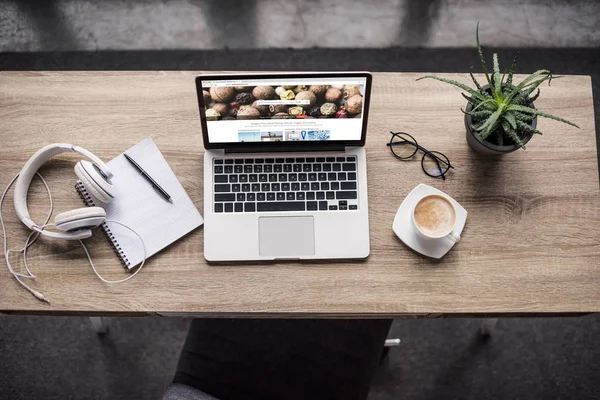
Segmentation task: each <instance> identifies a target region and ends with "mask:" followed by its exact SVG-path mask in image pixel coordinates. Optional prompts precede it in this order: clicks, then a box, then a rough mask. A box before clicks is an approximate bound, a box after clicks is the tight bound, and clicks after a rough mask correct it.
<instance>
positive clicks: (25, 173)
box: [14, 143, 113, 240]
mask: <svg viewBox="0 0 600 400" xmlns="http://www.w3.org/2000/svg"><path fill="white" fill-rule="evenodd" d="M69 151H74V152H76V153H79V154H81V155H83V156H84V157H86V158H89V159H90V160H91V161H92V162H93V163H94V164H95V165H96V166H97V167H98V169H99V170H100V171H102V173H103V174H104V175H105V176H106V177H107V179H110V178H112V176H113V174H112V172H110V170H109V169H108V167H107V166H106V164H105V163H104V162H103V161H102V160H100V159H99V158H98V157H97V156H95V155H94V154H93V153H91V152H89V151H88V150H86V149H84V148H82V147H79V146H74V145H72V144H68V143H53V144H49V145H47V146H45V147H42V148H41V149H40V150H38V151H37V152H36V153H35V154H34V155H33V156H31V158H30V159H29V160H28V161H27V162H26V163H25V165H24V166H23V169H21V172H20V173H19V177H18V178H17V183H16V186H15V196H14V198H15V200H14V203H15V211H16V212H17V216H18V217H19V219H20V220H21V221H22V222H23V223H24V224H25V225H26V226H27V227H28V228H29V229H32V230H35V231H39V232H41V234H42V235H45V236H49V237H53V238H57V239H71V240H72V239H85V238H87V237H90V236H91V235H92V232H91V230H89V229H88V230H82V231H81V232H74V233H62V232H49V231H46V230H43V231H42V230H41V229H40V228H39V226H37V225H36V224H35V222H33V220H32V219H31V216H30V215H29V210H28V209H27V192H28V191H29V186H30V185H31V181H32V179H33V176H34V175H35V174H36V172H37V171H38V169H40V167H41V166H42V165H43V164H45V163H46V162H47V161H48V160H50V159H51V158H52V157H54V156H56V155H58V154H62V153H66V152H69Z"/></svg>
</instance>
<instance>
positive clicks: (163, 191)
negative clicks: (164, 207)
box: [123, 153, 173, 203]
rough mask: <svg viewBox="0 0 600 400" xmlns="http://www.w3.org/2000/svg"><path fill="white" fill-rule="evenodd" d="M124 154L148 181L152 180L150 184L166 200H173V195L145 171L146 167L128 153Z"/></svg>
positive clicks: (170, 201)
mask: <svg viewBox="0 0 600 400" xmlns="http://www.w3.org/2000/svg"><path fill="white" fill-rule="evenodd" d="M123 155H124V156H125V158H126V159H127V161H129V162H130V163H131V165H133V166H134V167H135V169H137V170H138V171H139V172H140V174H142V176H143V177H144V178H146V180H147V181H148V182H150V184H151V185H152V187H153V188H154V189H155V190H156V191H157V192H158V193H160V195H161V196H162V197H164V198H165V200H167V201H168V202H169V203H172V202H173V200H171V196H169V193H167V192H166V191H165V189H163V188H161V187H160V185H159V184H158V183H156V181H155V180H154V179H152V177H151V176H150V175H148V173H147V172H146V171H144V169H143V168H142V167H140V165H139V164H138V163H136V162H135V160H134V159H133V158H131V157H129V156H128V155H127V153H123Z"/></svg>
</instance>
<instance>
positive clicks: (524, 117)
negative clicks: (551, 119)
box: [513, 112, 535, 122]
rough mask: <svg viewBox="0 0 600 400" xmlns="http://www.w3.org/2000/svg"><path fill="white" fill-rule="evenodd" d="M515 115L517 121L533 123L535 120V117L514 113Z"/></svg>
mask: <svg viewBox="0 0 600 400" xmlns="http://www.w3.org/2000/svg"><path fill="white" fill-rule="evenodd" d="M513 115H514V116H515V118H516V119H517V121H523V122H531V121H533V119H534V118H535V115H531V114H523V113H520V112H514V113H513Z"/></svg>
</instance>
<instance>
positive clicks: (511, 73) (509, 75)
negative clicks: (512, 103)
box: [506, 51, 519, 86]
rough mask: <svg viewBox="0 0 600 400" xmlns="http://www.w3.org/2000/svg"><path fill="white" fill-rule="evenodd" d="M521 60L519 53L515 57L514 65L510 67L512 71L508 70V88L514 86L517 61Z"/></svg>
mask: <svg viewBox="0 0 600 400" xmlns="http://www.w3.org/2000/svg"><path fill="white" fill-rule="evenodd" d="M518 59H519V52H518V51H517V54H516V55H515V58H514V59H513V62H512V64H511V65H510V69H509V70H508V78H507V79H506V84H507V85H508V86H512V81H513V74H514V73H515V67H516V66H517V60H518Z"/></svg>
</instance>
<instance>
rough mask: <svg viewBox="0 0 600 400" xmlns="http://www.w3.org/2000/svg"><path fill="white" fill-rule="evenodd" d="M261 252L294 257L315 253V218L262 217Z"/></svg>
mask: <svg viewBox="0 0 600 400" xmlns="http://www.w3.org/2000/svg"><path fill="white" fill-rule="evenodd" d="M258 237H259V239H258V242H259V254H260V255H261V256H266V257H280V258H294V257H301V256H311V255H314V254H315V229H314V218H313V217H311V216H308V217H260V218H259V219H258Z"/></svg>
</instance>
